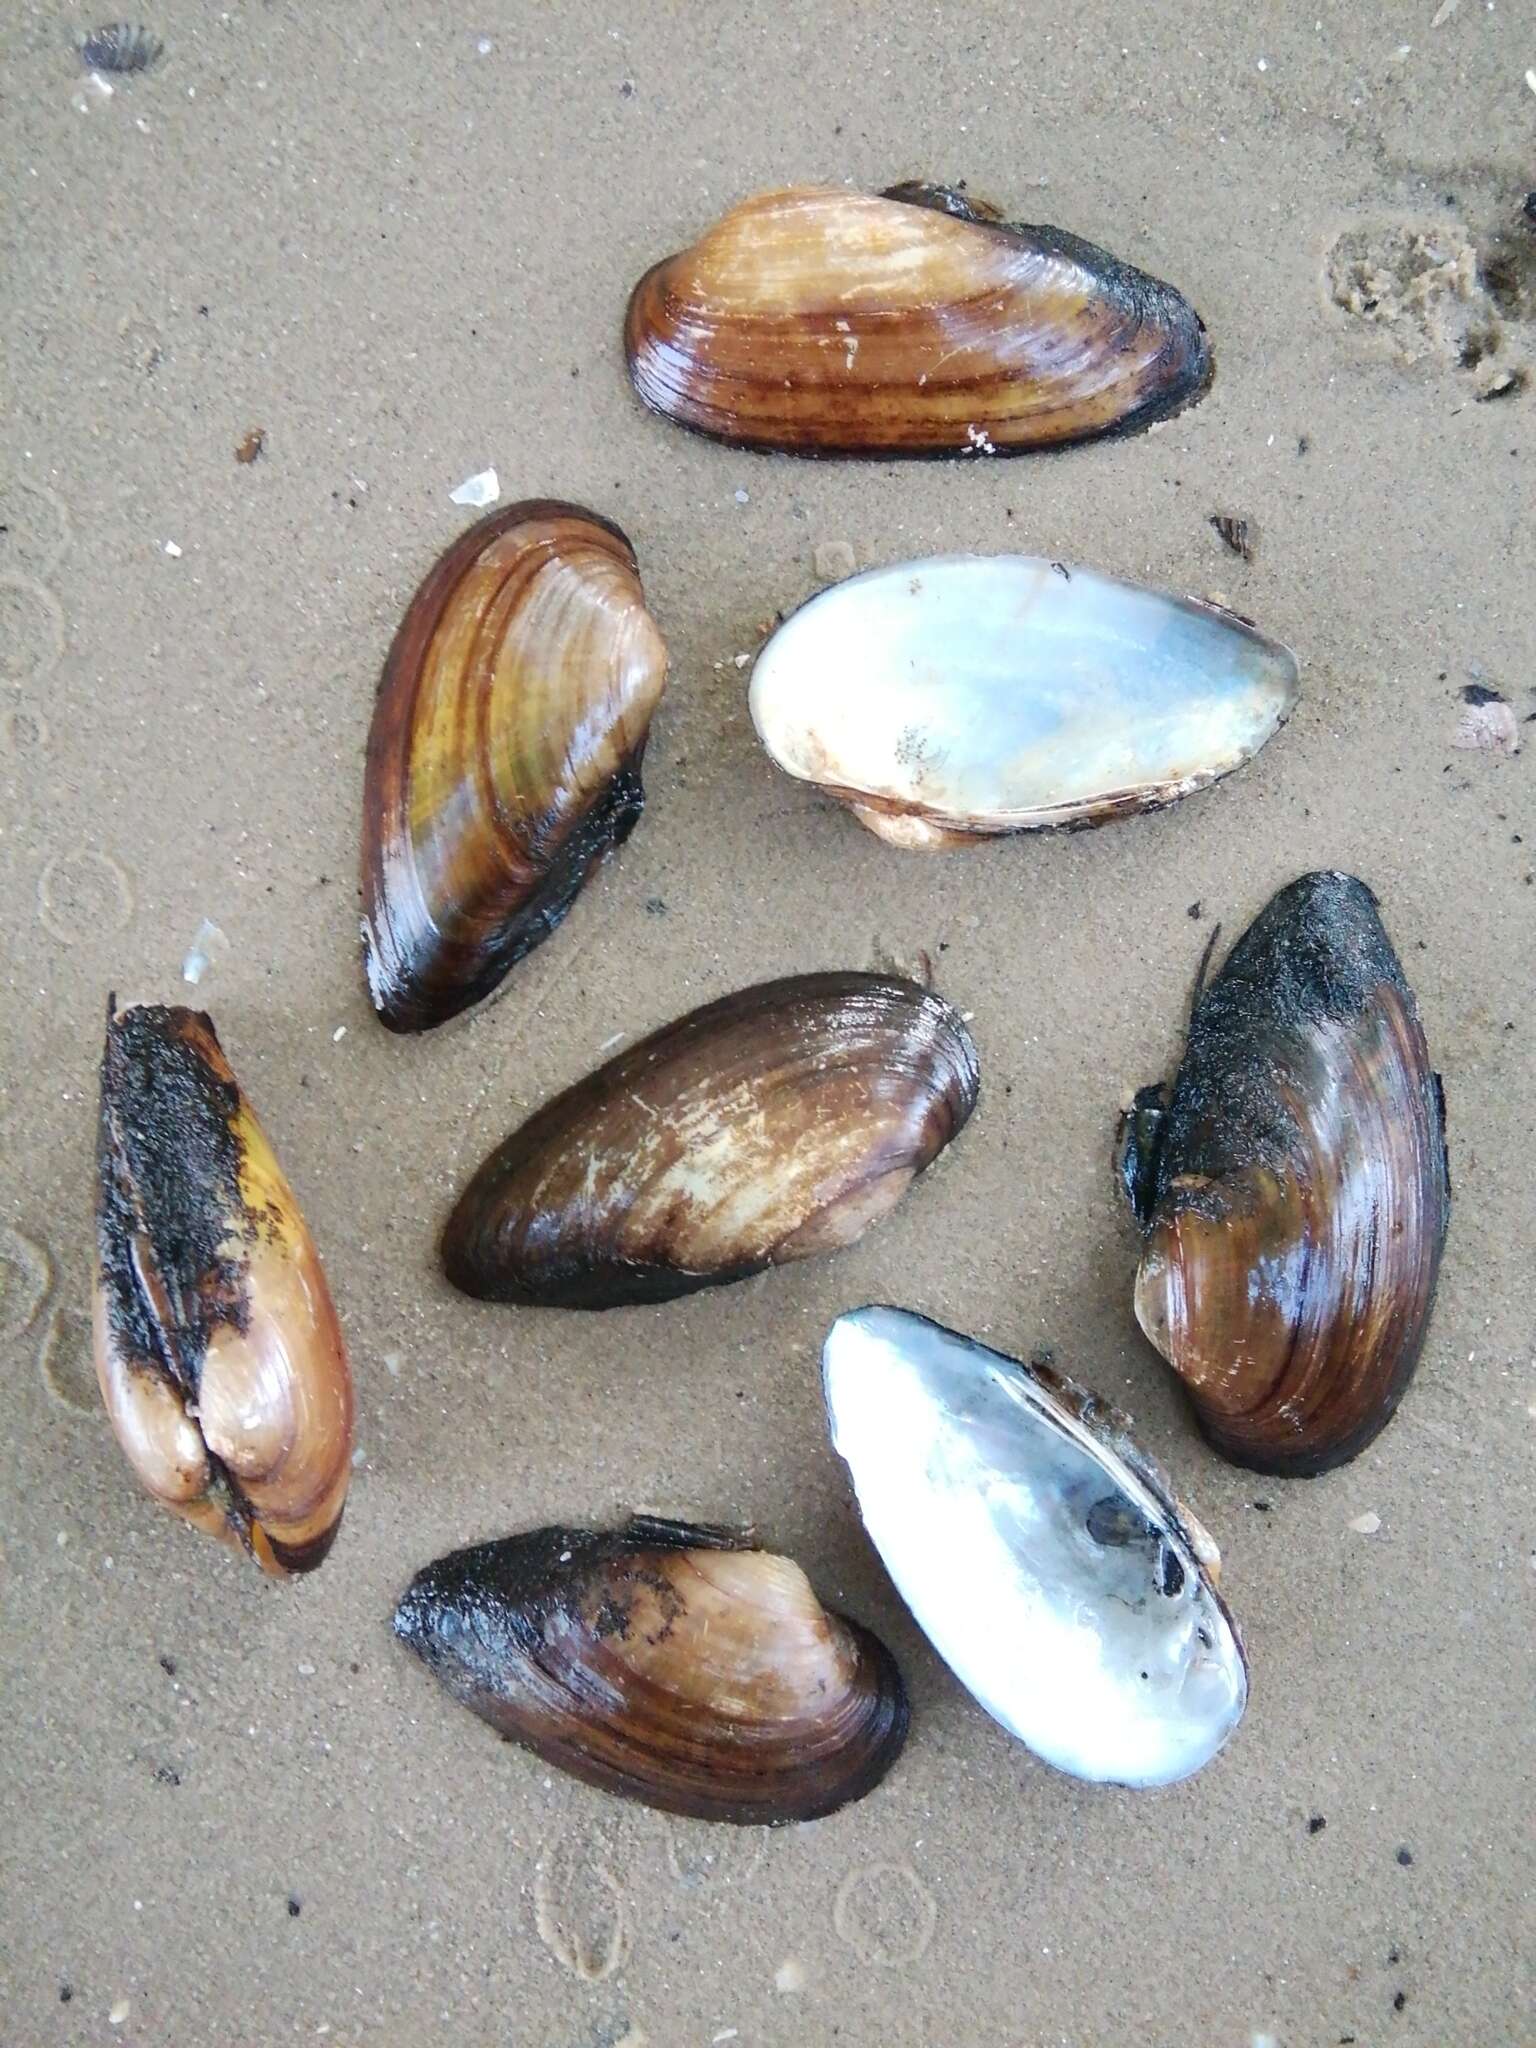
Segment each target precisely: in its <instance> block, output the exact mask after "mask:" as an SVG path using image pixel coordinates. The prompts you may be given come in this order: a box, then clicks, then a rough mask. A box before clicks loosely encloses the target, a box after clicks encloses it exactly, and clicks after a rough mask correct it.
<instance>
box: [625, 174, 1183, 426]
mask: <svg viewBox="0 0 1536 2048" xmlns="http://www.w3.org/2000/svg"><path fill="white" fill-rule="evenodd" d="M624 345H625V352H626V355H627V357H628V361H629V370H630V376H631V377H632V378H633V380H634V385H635V389H636V391H637V392H638V393H639V395H640V397H641V399H642V400H643V401H644V403H645V404H646V405H647V406H649V407H650V408H651V409H652V410H653V411H655V412H659V413H664V414H666V416H667V417H668V418H670V419H673V420H676V421H677V422H678V423H679V424H680V425H682V426H685V427H691V428H693V429H694V430H695V431H696V432H698V433H703V434H709V435H712V436H713V437H715V438H716V439H718V440H722V441H728V442H732V443H734V444H736V445H738V446H743V447H751V448H772V449H781V450H784V451H786V452H787V453H789V454H795V455H946V454H949V455H953V454H960V455H1011V454H1015V453H1018V452H1019V451H1021V450H1024V449H1029V448H1041V447H1049V446H1053V445H1055V446H1059V445H1060V444H1062V443H1064V442H1068V441H1081V440H1085V439H1088V438H1089V437H1091V436H1094V435H1098V434H1108V433H1127V432H1130V431H1132V430H1133V429H1135V428H1138V427H1144V426H1147V425H1149V424H1150V423H1151V422H1152V421H1154V420H1158V419H1162V418H1165V417H1166V416H1167V415H1169V414H1170V413H1174V412H1177V411H1179V410H1180V409H1181V407H1183V406H1185V405H1187V404H1189V403H1190V402H1191V401H1192V400H1193V399H1195V398H1197V397H1199V395H1200V394H1201V393H1202V392H1203V391H1204V389H1205V387H1206V385H1207V384H1208V383H1209V381H1210V375H1211V357H1210V351H1209V348H1208V347H1207V345H1206V339H1205V329H1204V326H1203V324H1202V322H1201V320H1200V318H1199V316H1198V314H1196V313H1195V311H1194V309H1193V308H1192V307H1191V306H1190V305H1189V304H1188V303H1187V302H1186V301H1185V300H1184V299H1183V298H1182V297H1181V296H1180V295H1179V293H1178V292H1176V291H1175V290H1174V289H1173V287H1172V286H1171V285H1166V284H1162V283H1160V282H1159V281H1158V280H1157V279H1156V278H1153V277H1148V276H1146V275H1145V274H1144V273H1143V272H1141V271H1139V270H1134V269H1132V268H1131V266H1130V265H1129V264H1126V263H1121V262H1120V261H1119V260H1118V259H1117V258H1116V257H1113V256H1111V255H1109V254H1108V252H1107V251H1105V250H1103V249H1097V248H1095V247H1094V245H1093V244H1092V243H1091V242H1085V241H1083V240H1082V239H1081V238H1080V237H1079V236H1077V235H1071V234H1066V233H1064V232H1063V231H1062V230H1061V229H1059V228H1050V227H1023V226H1020V227H1013V226H1008V225H1005V224H1004V223H1002V222H1000V221H998V220H997V219H996V218H995V217H993V211H992V210H991V209H983V208H982V207H980V206H978V205H977V204H976V203H975V202H974V201H972V200H970V199H968V198H967V197H966V196H965V195H964V194H963V193H961V192H957V191H953V190H951V189H950V188H948V187H947V186H942V185H928V184H909V185H898V186H893V187H892V188H891V190H890V191H888V192H884V193H881V194H879V195H873V194H869V193H861V192H848V191H844V190H841V189H838V188H835V187H830V186H817V185H798V186H791V187H789V188H787V189H785V190H781V191H774V192H763V193H759V194H758V195H757V196H756V197H755V198H752V199H746V200H743V201H742V202H741V203H740V204H739V205H737V206H735V207H733V208H732V209H731V211H730V212H729V213H727V214H726V215H725V216H724V218H723V219H721V220H719V221H717V222H716V224H715V225H714V226H713V227H712V228H710V229H708V230H707V231H706V232H705V234H704V235H703V236H702V237H701V238H700V239H699V240H698V241H697V242H695V243H694V244H693V246H692V247H691V248H688V249H685V250H682V251H681V252H680V253H679V254H677V255H675V256H670V257H668V258H667V259H666V260H665V261H664V262H661V263H658V264H657V265H656V266H655V267H654V268H653V269H652V270H649V271H648V272H647V273H646V275H645V276H644V277H643V278H641V280H640V282H639V284H638V285H636V287H635V290H634V293H633V296H632V297H631V299H630V302H629V312H628V316H627V318H626V321H625V329H624Z"/></svg>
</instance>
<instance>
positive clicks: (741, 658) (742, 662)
mask: <svg viewBox="0 0 1536 2048" xmlns="http://www.w3.org/2000/svg"><path fill="white" fill-rule="evenodd" d="M731 659H732V660H733V661H734V662H735V664H736V666H737V667H738V668H745V667H746V665H747V663H748V662H749V661H750V660H751V659H752V657H751V655H750V654H735V655H732V657H731Z"/></svg>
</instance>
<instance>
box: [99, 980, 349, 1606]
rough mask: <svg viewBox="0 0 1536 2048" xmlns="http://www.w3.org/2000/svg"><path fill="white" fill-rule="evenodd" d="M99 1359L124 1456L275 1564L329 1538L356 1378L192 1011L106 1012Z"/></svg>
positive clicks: (202, 1517)
mask: <svg viewBox="0 0 1536 2048" xmlns="http://www.w3.org/2000/svg"><path fill="white" fill-rule="evenodd" d="M97 1165H98V1191H97V1208H96V1271H95V1285H94V1289H93V1300H94V1326H95V1353H96V1374H97V1378H98V1380H99V1382H100V1385H101V1393H102V1399H103V1400H104V1401H105V1403H106V1406H107V1413H108V1414H109V1415H110V1417H111V1419H112V1426H113V1428H114V1429H115V1430H116V1432H117V1436H118V1440H119V1442H120V1443H121V1444H122V1447H123V1450H124V1451H125V1452H126V1454H127V1457H128V1461H129V1463H130V1464H131V1465H132V1466H133V1469H134V1471H135V1472H136V1473H137V1474H138V1476H139V1478H140V1479H141V1480H142V1481H143V1483H144V1485H145V1486H146V1487H147V1488H148V1489H149V1491H150V1492H151V1493H152V1494H153V1495H154V1496H155V1498H156V1499H157V1500H159V1501H161V1502H163V1503H164V1504H165V1505H166V1506H167V1507H169V1508H172V1509H174V1510H175V1512H176V1513H177V1514H179V1515H182V1516H184V1517H185V1518H186V1520H187V1521H189V1522H191V1523H192V1524H193V1525H194V1526H195V1527H197V1528H199V1529H205V1530H207V1531H208V1532H209V1533H210V1534H212V1535H215V1536H218V1537H220V1538H222V1539H223V1540H224V1541H226V1542H228V1543H232V1544H235V1545H238V1546H239V1547H241V1548H244V1549H246V1550H248V1551H249V1552H250V1553H251V1555H252V1556H253V1557H255V1559H256V1561H257V1562H258V1563H259V1564H260V1565H261V1566H262V1568H263V1569H264V1570H265V1571H268V1572H270V1573H271V1574H272V1575H273V1576H274V1577H279V1578H281V1577H286V1576H287V1575H288V1574H289V1573H291V1572H304V1571H312V1570H313V1569H314V1567H315V1566H316V1565H318V1564H319V1563H320V1562H321V1560H322V1559H323V1558H324V1557H325V1555H326V1552H327V1551H328V1550H329V1549H330V1547H331V1544H332V1543H333V1541H334V1540H335V1537H336V1531H337V1529H338V1527H339V1526H340V1523H341V1512H342V1506H343V1503H344V1501H345V1499H346V1493H347V1482H348V1480H349V1479H350V1477H351V1471H352V1462H351V1461H352V1379H351V1374H350V1372H349V1370H348V1367H347V1356H346V1351H345V1348H344V1347H343V1344H342V1338H341V1328H340V1325H339V1323H338V1322H337V1319H336V1310H335V1308H334V1306H333V1305H332V1302H331V1296H330V1291H329V1289H328V1288H327V1286H326V1284H325V1275H324V1273H323V1272H322V1270H321V1267H320V1259H319V1255H318V1254H317V1252H316V1250H315V1246H314V1240H313V1239H312V1238H311V1236H310V1234H309V1228H308V1226H307V1225H306V1223H305V1221H304V1217H303V1215H302V1213H301V1211H300V1209H299V1205H298V1201H297V1199H296V1197H295V1195H294V1192H293V1189H292V1188H291V1187H290V1186H289V1185H288V1182H287V1179H286V1178H285V1177H284V1174H283V1171H282V1168H281V1167H280V1166H279V1165H278V1163H277V1161H276V1159H275V1158H274V1157H273V1154H272V1148H271V1146H270V1145H269V1144H268V1143H267V1139H266V1135H265V1133H264V1132H263V1131H262V1128H261V1126H260V1124H259V1123H258V1122H257V1121H256V1116H255V1113H254V1111H253V1110H252V1108H251V1105H250V1103H249V1102H248V1101H247V1100H246V1098H245V1096H244V1094H243V1093H242V1092H241V1089H240V1085H239V1083H238V1082H237V1081H236V1079H235V1077H234V1074H233V1073H232V1072H231V1070H230V1067H229V1062H228V1061H227V1060H226V1059H225V1057H224V1052H223V1048H222V1047H221V1046H220V1044H219V1041H218V1037H217V1035H216V1034H215V1032H214V1028H213V1023H212V1020H211V1019H210V1018H208V1017H207V1016H205V1015H204V1014H203V1013H202V1012H201V1011H199V1010H184V1009H173V1008H162V1007H160V1006H158V1005H147V1004H146V1005H136V1006H134V1007H131V1008H129V1009H125V1010H117V1011H114V1013H113V1014H112V1015H111V1016H110V1017H109V1019H108V1023H107V1044H106V1053H105V1055H104V1057H103V1060H102V1068H101V1124H100V1132H99V1137H98V1144H97Z"/></svg>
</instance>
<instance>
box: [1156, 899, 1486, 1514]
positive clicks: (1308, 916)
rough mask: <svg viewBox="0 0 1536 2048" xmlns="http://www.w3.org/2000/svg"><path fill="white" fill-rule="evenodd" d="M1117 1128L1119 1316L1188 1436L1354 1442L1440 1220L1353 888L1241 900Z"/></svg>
mask: <svg viewBox="0 0 1536 2048" xmlns="http://www.w3.org/2000/svg"><path fill="white" fill-rule="evenodd" d="M1139 1102H1140V1104H1141V1114H1142V1116H1143V1118H1144V1117H1145V1115H1146V1098H1145V1096H1144V1097H1143V1098H1139ZM1152 1114H1153V1117H1154V1119H1155V1118H1156V1110H1155V1108H1154V1109H1153V1112H1152ZM1143 1129H1144V1127H1143ZM1138 1143H1140V1144H1142V1146H1143V1150H1144V1151H1145V1152H1146V1153H1147V1155H1148V1156H1147V1157H1146V1158H1145V1160H1144V1163H1143V1166H1142V1169H1141V1171H1142V1180H1143V1185H1144V1187H1145V1201H1144V1204H1143V1206H1144V1210H1145V1213H1146V1216H1147V1218H1148V1228H1147V1239H1146V1247H1145V1250H1144V1252H1143V1255H1142V1261H1141V1270H1140V1274H1139V1276H1138V1279H1137V1283H1136V1313H1137V1316H1138V1319H1139V1320H1140V1322H1141V1326H1142V1328H1143V1329H1144V1330H1145V1332H1146V1334H1147V1336H1148V1337H1149V1338H1150V1339H1151V1341H1152V1343H1153V1344H1155V1345H1156V1347H1157V1348H1158V1350H1159V1351H1161V1352H1162V1354H1163V1356H1164V1357H1165V1358H1166V1359H1167V1360H1168V1362H1169V1363H1170V1364H1171V1365H1172V1366H1173V1368H1174V1370H1175V1371H1176V1372H1177V1373H1178V1375H1179V1377H1180V1378H1181V1379H1182V1380H1183V1381H1184V1384H1185V1386H1186V1387H1187V1388H1188V1390H1189V1393H1190V1397H1191V1399H1192V1401H1193V1403H1194V1407H1195V1413H1196V1415H1197V1417H1198V1418H1199V1421H1200V1425H1201V1428H1202V1429H1203V1430H1204V1432H1205V1434H1206V1436H1207V1437H1208V1438H1209V1439H1210V1441H1211V1442H1212V1444H1213V1445H1214V1446H1215V1447H1216V1449H1217V1450H1219V1451H1220V1452H1221V1453H1222V1454H1223V1455H1224V1456H1226V1457H1228V1458H1231V1459H1232V1460H1233V1461H1234V1462H1235V1463H1237V1464H1240V1465H1247V1466H1251V1467H1253V1468H1254V1469H1255V1470H1258V1471H1262V1472H1274V1473H1279V1474H1294V1475H1305V1474H1310V1473H1317V1472H1325V1471H1327V1470H1329V1469H1330V1468H1331V1467H1333V1466H1335V1465H1341V1464H1343V1463H1345V1462H1346V1461H1347V1460H1348V1459H1350V1458H1353V1457H1356V1456H1358V1454H1359V1453H1360V1452H1361V1451H1362V1450H1364V1449H1365V1447H1366V1446H1367V1445H1368V1444H1369V1443H1370V1442H1371V1441H1372V1440H1373V1439H1374V1438H1375V1437H1376V1436H1377V1435H1378V1434H1379V1432H1380V1431H1381V1430H1382V1429H1383V1428H1385V1426H1386V1424H1387V1422H1388V1421H1389V1419H1390V1418H1391V1416H1392V1414H1393V1412H1394V1410H1395V1409H1396V1407H1397V1404H1398V1402H1399V1401H1400V1400H1401V1399H1402V1396H1403V1393H1404V1391H1405V1390H1406V1388H1407V1386H1408V1382H1409V1380H1410V1379H1411V1378H1412V1376H1413V1371H1414V1367H1415V1366H1416V1364H1417V1362H1418V1358H1419V1352H1420V1349H1421V1347H1422V1345H1423V1342H1424V1334H1425V1330H1426V1328H1427V1326H1428V1322H1429V1313H1430V1306H1431V1303H1432V1301H1433V1299H1434V1291H1435V1278H1436V1274H1437V1272H1438V1269H1439V1264H1440V1252H1441V1246H1442V1244H1443V1242H1444V1238H1445V1231H1446V1224H1447V1221H1448V1219H1449V1215H1450V1178H1449V1171H1448V1168H1447V1163H1446V1154H1445V1116H1444V1104H1443V1097H1442V1094H1441V1089H1440V1081H1439V1076H1438V1075H1437V1074H1436V1073H1435V1072H1434V1069H1433V1068H1432V1067H1431V1065H1430V1060H1429V1053H1428V1049H1427V1047H1426V1045H1425V1042H1424V1033H1423V1029H1422V1027H1421V1026H1420V1023H1419V1016H1418V1009H1417V1006H1416V1005H1415V1003H1414V999H1413V995H1412V993H1411V991H1410V990H1409V988H1408V984H1407V982H1406V981H1405V979H1404V977H1403V971H1402V967H1401V965H1400V963H1399V961H1398V959H1397V955H1396V954H1395V953H1394V952H1393V950H1392V945H1391V942H1390V940H1389V939H1388V937H1387V935H1386V932H1385V931H1384V930H1383V928H1382V924H1381V920H1380V918H1379V916H1378V915H1377V910H1376V901H1375V898H1374V897H1373V896H1372V895H1371V893H1370V891H1369V890H1368V889H1367V888H1366V887H1365V885H1364V883H1362V882H1359V881H1356V880H1355V879H1354V878H1353V877H1351V876H1349V875H1340V874H1314V875H1304V876H1303V877H1302V878H1301V879H1300V880H1299V881H1296V882H1293V883H1291V885H1290V886H1289V887H1288V888H1286V889H1282V890H1281V892H1280V893H1279V895H1278V896H1276V897H1275V898H1274V900H1273V901H1272V902H1271V903H1270V904H1269V905H1268V906H1267V908H1266V909H1265V910H1264V911H1262V912H1261V913H1260V915H1259V917H1258V918H1257V919H1256V920H1255V921H1254V923H1253V924H1252V925H1251V926H1250V928H1249V930H1248V931H1247V932H1246V933H1245V934H1244V936H1243V937H1242V939H1240V940H1239V942H1238V943H1237V945H1236V946H1234V948H1233V949H1232V953H1231V955H1230V957H1229V958H1228V960H1227V962H1226V964H1225V966H1224V967H1223V968H1222V971H1221V973H1220V974H1219V975H1218V976H1217V977H1216V979H1215V980H1214V981H1213V982H1212V983H1211V984H1210V985H1209V987H1208V988H1207V989H1206V990H1205V991H1204V993H1203V995H1202V996H1201V997H1200V999H1199V1001H1198V1003H1197V1004H1196V1007H1195V1011H1194V1015H1193V1018H1192V1020H1191V1024H1190V1031H1189V1042H1188V1046H1187V1049H1186V1052H1185V1055H1184V1060H1183V1064H1182V1066H1181V1067H1180V1069H1179V1073H1178V1077H1177V1079H1176V1080H1175V1082H1174V1085H1173V1090H1172V1093H1171V1096H1170V1098H1169V1100H1168V1103H1167V1108H1166V1113H1165V1115H1164V1116H1163V1117H1162V1119H1161V1123H1160V1128H1156V1129H1155V1135H1154V1136H1153V1137H1152V1139H1151V1140H1150V1142H1149V1143H1148V1142H1146V1141H1145V1140H1144V1137H1143V1136H1140V1135H1139V1136H1138Z"/></svg>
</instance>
